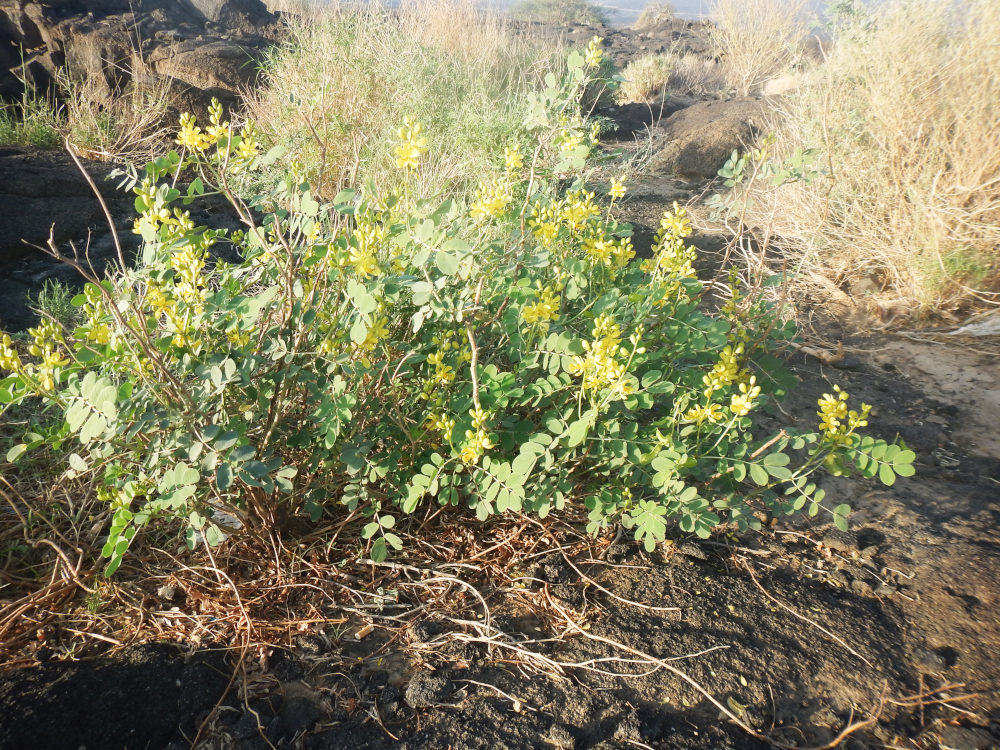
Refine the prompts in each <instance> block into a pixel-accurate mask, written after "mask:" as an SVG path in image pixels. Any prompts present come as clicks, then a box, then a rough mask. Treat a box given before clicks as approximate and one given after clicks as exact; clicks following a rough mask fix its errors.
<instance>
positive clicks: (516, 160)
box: [503, 143, 524, 173]
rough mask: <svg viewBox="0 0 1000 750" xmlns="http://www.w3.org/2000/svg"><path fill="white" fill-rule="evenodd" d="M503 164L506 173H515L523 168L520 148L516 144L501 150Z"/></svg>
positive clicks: (522, 156)
mask: <svg viewBox="0 0 1000 750" xmlns="http://www.w3.org/2000/svg"><path fill="white" fill-rule="evenodd" d="M503 162H504V167H506V169H507V172H508V173H510V172H516V171H517V170H519V169H520V168H521V167H523V166H524V155H523V154H522V153H521V147H520V145H518V144H517V143H515V144H512V145H510V146H507V147H506V148H504V150H503Z"/></svg>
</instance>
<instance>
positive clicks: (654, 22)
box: [632, 2, 677, 31]
mask: <svg viewBox="0 0 1000 750" xmlns="http://www.w3.org/2000/svg"><path fill="white" fill-rule="evenodd" d="M676 17H677V9H676V8H674V6H673V4H671V3H668V2H651V3H646V5H645V7H644V8H643V9H642V12H641V13H639V17H638V18H637V19H636V21H635V23H634V24H632V28H633V29H635V30H636V31H649V30H652V29H656V28H658V27H659V26H662V25H663V24H665V23H670V22H671V21H673V20H674V18H676Z"/></svg>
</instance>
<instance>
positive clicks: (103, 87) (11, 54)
mask: <svg viewBox="0 0 1000 750" xmlns="http://www.w3.org/2000/svg"><path fill="white" fill-rule="evenodd" d="M280 32H281V23H280V19H279V17H278V16H276V15H275V14H273V13H270V12H269V11H268V10H267V7H266V6H265V5H264V3H263V2H261V0H131V1H130V0H90V1H89V2H83V1H82V0H61V1H57V0H49V1H47V2H34V1H32V0H0V96H2V97H6V98H8V99H9V98H14V97H15V96H16V94H17V92H18V91H19V86H20V83H19V80H18V79H19V78H24V79H26V81H27V83H28V84H29V85H32V86H34V87H35V88H36V89H38V90H46V89H48V88H49V87H50V86H51V84H52V82H53V81H57V80H58V77H59V74H60V73H63V72H68V73H69V74H70V75H72V76H73V77H74V78H77V79H82V80H83V81H84V82H85V83H86V84H87V86H88V87H89V88H90V90H91V91H94V92H96V93H98V94H111V93H112V92H114V91H116V90H118V89H120V87H122V86H123V85H124V84H127V83H128V82H129V81H131V80H132V78H133V76H134V75H139V74H141V75H142V76H144V77H145V76H158V77H162V78H166V79H167V81H168V83H171V89H174V88H176V89H177V90H178V91H181V92H183V94H184V96H185V97H186V100H192V99H193V100H196V104H197V105H199V106H197V107H196V108H197V109H203V108H204V106H205V105H207V103H208V101H209V100H210V99H211V98H212V97H213V96H218V97H219V98H221V99H228V100H235V98H236V96H237V94H238V91H239V90H240V89H241V88H242V87H244V86H246V85H247V84H248V83H249V82H250V81H251V80H252V78H253V75H254V71H255V70H256V64H255V63H256V61H257V60H259V58H260V56H261V55H262V54H263V52H264V51H265V50H266V49H267V48H268V47H269V46H270V45H271V44H273V43H274V41H276V39H277V38H278V36H279V35H280ZM21 59H24V61H25V64H23V65H22V64H21ZM12 68H16V70H11V69H12ZM174 81H176V82H177V85H176V86H174V85H173V82H174Z"/></svg>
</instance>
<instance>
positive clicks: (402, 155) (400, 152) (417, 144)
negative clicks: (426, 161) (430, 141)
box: [395, 117, 427, 170]
mask: <svg viewBox="0 0 1000 750" xmlns="http://www.w3.org/2000/svg"><path fill="white" fill-rule="evenodd" d="M422 131H423V126H422V125H421V124H420V123H419V122H417V121H416V120H414V119H413V118H411V117H406V118H404V119H403V126H402V127H401V128H400V129H399V130H398V131H397V139H398V142H397V144H396V148H395V155H396V167H398V168H399V169H404V170H413V169H416V168H417V167H419V166H420V157H422V156H423V155H424V154H425V153H426V152H427V139H426V138H425V137H424V136H422V135H421V132H422Z"/></svg>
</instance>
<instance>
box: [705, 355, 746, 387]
mask: <svg viewBox="0 0 1000 750" xmlns="http://www.w3.org/2000/svg"><path fill="white" fill-rule="evenodd" d="M742 355H743V345H742V344H737V345H736V347H732V346H727V347H725V348H724V349H723V350H722V352H721V353H720V354H719V361H718V362H717V363H716V365H715V366H714V367H713V368H712V371H711V372H710V373H708V374H707V375H705V376H704V377H703V378H702V382H704V384H705V395H706V396H711V395H712V393H713V392H714V391H716V390H718V389H719V388H724V387H726V386H727V385H729V384H730V383H733V382H735V381H736V380H737V378H739V375H740V357H742Z"/></svg>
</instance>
